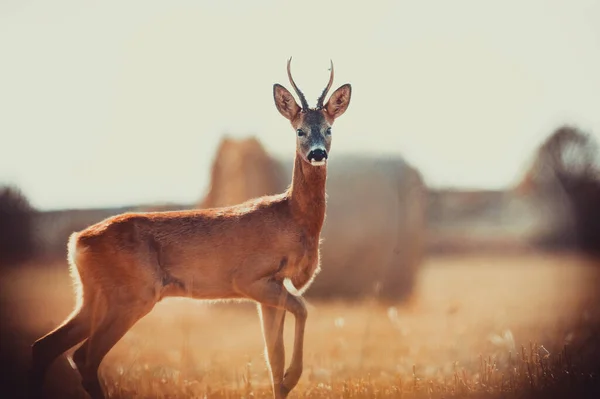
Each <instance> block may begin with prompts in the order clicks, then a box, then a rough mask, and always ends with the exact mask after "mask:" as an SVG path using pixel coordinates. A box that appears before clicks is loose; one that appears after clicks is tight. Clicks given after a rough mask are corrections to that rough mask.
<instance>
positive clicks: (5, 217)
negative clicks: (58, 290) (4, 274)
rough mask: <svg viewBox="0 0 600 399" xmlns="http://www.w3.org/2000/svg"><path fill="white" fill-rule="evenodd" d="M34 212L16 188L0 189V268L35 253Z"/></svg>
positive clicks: (23, 259)
mask: <svg viewBox="0 0 600 399" xmlns="http://www.w3.org/2000/svg"><path fill="white" fill-rule="evenodd" d="M35 213H36V212H35V210H34V209H33V207H32V206H31V205H30V204H29V201H28V200H27V198H26V197H25V195H24V194H23V193H22V192H21V191H20V190H19V189H18V188H16V187H13V186H2V187H0V266H7V265H9V264H15V263H19V262H22V261H25V260H27V259H29V258H30V257H32V256H33V255H34V252H35V239H34V234H33V223H34V217H35Z"/></svg>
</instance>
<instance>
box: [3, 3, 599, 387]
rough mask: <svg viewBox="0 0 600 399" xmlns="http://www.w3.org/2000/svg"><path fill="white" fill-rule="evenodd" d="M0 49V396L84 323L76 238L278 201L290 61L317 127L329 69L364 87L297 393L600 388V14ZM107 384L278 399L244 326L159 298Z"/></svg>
mask: <svg viewBox="0 0 600 399" xmlns="http://www.w3.org/2000/svg"><path fill="white" fill-rule="evenodd" d="M0 54H1V58H0V110H1V111H0V266H1V271H0V276H1V278H2V280H1V286H0V288H1V291H0V292H1V293H0V299H1V301H2V302H1V307H0V311H1V312H2V314H1V316H2V328H0V333H1V334H2V335H1V337H0V338H1V343H2V349H1V351H2V353H1V355H2V356H1V357H2V359H1V360H2V368H3V372H2V377H0V378H2V388H1V390H2V391H3V392H6V393H7V394H8V393H9V392H10V395H14V397H20V396H21V395H24V388H23V387H25V386H26V385H27V384H26V380H25V377H24V376H25V375H26V370H27V367H28V362H29V359H28V356H29V353H28V346H29V345H31V343H32V342H33V340H35V339H36V338H38V337H39V336H41V335H43V334H45V333H47V332H48V331H50V330H51V329H52V328H54V327H56V326H57V325H58V324H59V323H60V322H61V321H62V319H63V318H64V317H65V316H66V315H68V313H69V311H70V309H71V307H72V305H73V298H72V289H71V283H70V280H69V278H68V269H67V264H66V260H65V254H66V240H67V237H68V236H69V234H70V233H71V232H73V231H77V230H81V229H83V228H85V227H87V226H88V225H90V224H92V223H95V222H98V221H100V220H102V219H104V218H106V217H109V216H111V215H115V214H118V213H121V212H124V211H160V210H175V209H193V208H209V207H218V206H226V205H232V204H236V203H240V202H243V201H245V200H247V199H250V198H253V197H257V196H261V195H266V194H275V193H279V192H282V191H283V190H285V188H286V187H287V186H288V184H289V183H290V181H291V173H292V164H293V155H294V145H295V135H294V132H293V130H292V129H291V127H290V126H289V123H288V122H287V121H286V120H285V119H284V118H282V117H281V116H280V114H279V113H278V112H277V110H276V108H275V106H274V102H273V98H272V86H273V84H274V83H280V84H283V85H284V86H286V87H288V88H290V89H291V87H290V85H289V82H288V80H287V75H286V70H285V63H286V60H287V59H288V58H289V57H290V56H293V62H292V71H293V75H294V77H295V80H296V82H297V83H298V85H299V86H300V88H301V90H302V91H303V92H304V93H305V95H306V96H307V99H308V100H309V103H310V104H311V106H314V103H315V102H316V98H317V97H318V96H319V94H320V92H321V90H322V88H323V87H324V86H325V85H326V83H327V79H328V76H329V72H328V67H329V60H330V59H331V60H333V62H334V66H335V81H334V85H333V88H332V90H333V89H335V88H336V87H338V86H340V85H342V84H344V83H351V84H352V89H353V93H352V94H353V96H352V100H351V104H350V107H349V109H348V111H347V112H346V114H345V115H343V117H341V118H340V119H339V120H338V121H336V124H335V126H334V131H333V132H334V133H333V137H334V138H333V144H332V153H331V161H330V163H329V166H328V183H327V192H328V209H327V219H326V222H325V225H324V229H323V238H324V244H323V249H322V269H323V271H322V273H321V274H320V275H319V276H318V278H317V279H316V280H315V282H314V284H313V286H312V287H311V288H310V289H309V290H308V291H307V293H306V298H307V300H308V301H309V303H310V304H311V309H312V312H313V313H311V314H314V317H313V316H311V319H310V320H309V327H308V328H309V330H308V332H307V344H306V351H307V352H306V361H305V365H307V369H308V371H307V372H306V373H305V377H303V381H301V384H300V385H299V388H298V390H299V392H300V393H298V394H302V392H304V393H303V394H304V395H308V396H309V397H329V396H330V395H334V396H335V395H338V397H339V396H340V395H342V391H343V390H342V388H340V387H341V386H344V387H346V388H344V389H346V390H347V391H343V392H350V393H352V394H354V395H355V397H372V396H373V395H375V394H374V393H373V392H374V391H372V390H377V392H379V393H380V394H381V395H383V396H386V395H387V396H389V397H398V395H401V394H406V395H409V396H410V395H414V397H420V396H419V395H429V396H428V397H432V396H435V397H437V396H439V395H441V396H444V395H446V396H448V395H450V396H452V395H459V396H461V395H462V396H468V395H481V394H486V395H491V396H494V395H505V396H503V397H506V395H508V394H509V393H512V394H515V395H524V394H525V393H527V394H530V395H534V394H540V395H546V396H544V397H548V396H547V395H548V393H549V392H553V393H555V394H565V393H566V394H567V395H568V396H569V397H581V396H585V395H587V394H590V393H591V392H598V391H597V389H598V372H599V371H600V365H599V363H598V359H599V357H598V355H600V346H599V345H598V344H599V342H598V338H597V337H598V332H599V331H600V330H598V328H597V327H598V325H599V324H600V323H599V321H600V314H599V311H598V307H597V303H598V294H597V293H598V283H600V277H599V275H600V261H598V258H597V256H598V252H600V208H599V206H598V204H600V152H599V149H598V146H597V143H598V140H599V139H600V137H599V135H600V112H599V109H600V108H599V105H600V75H599V74H598V72H597V71H599V70H600V2H597V1H593V0H573V1H570V2H562V1H533V0H530V1H513V0H510V1H504V2H497V3H493V4H492V3H489V2H485V3H484V2H478V1H454V2H443V1H421V2H418V3H414V2H405V1H377V2H370V3H369V5H365V4H361V3H349V2H341V1H328V2H312V1H304V2H301V3H291V2H276V1H269V0H258V1H254V2H252V3H249V2H235V1H231V0H223V1H220V2H211V1H185V0H177V1H171V2H161V1H128V2H116V1H104V2H97V3H85V2H77V1H63V0H57V1H54V2H52V3H50V2H43V1H39V0H19V1H17V0H3V1H2V2H1V3H0ZM167 302H168V303H167ZM311 323H312V324H311ZM165 325H168V328H165V327H164V326H165ZM157 326H160V328H161V329H163V328H164V330H162V331H163V334H162V335H161V336H158V335H156V334H151V333H149V332H151V331H154V329H156V328H157ZM208 326H210V329H209V330H207V327H208ZM242 330H243V331H249V332H248V333H247V334H244V336H243V337H241V336H240V335H239V334H235V333H236V332H239V331H242ZM290 330H293V329H289V330H288V332H289V331H290ZM286 334H287V332H286ZM286 336H288V335H286ZM319 337H329V338H330V339H331V340H330V341H327V343H326V342H325V341H323V339H322V338H319ZM288 338H289V339H291V336H288ZM288 338H286V339H287V340H288V341H289V339H288ZM141 343H144V344H143V345H142V344H141ZM182 343H183V344H182ZM182 345H183V346H182ZM286 345H287V343H286ZM190 346H191V347H193V349H192V348H190ZM196 346H198V348H197V349H196ZM140 347H141V348H142V349H139V348H140ZM132 348H133V349H132ZM540 348H543V349H544V351H546V352H548V354H547V355H546V352H543V351H542V350H541V349H540ZM138 349H139V350H138ZM196 351H197V353H196ZM509 353H510V355H508V354H509ZM517 355H518V356H517ZM221 356H223V357H225V358H221ZM63 360H64V359H63ZM61 361H62V360H61ZM544 362H547V363H546V364H545V363H544ZM103 367H104V369H103V370H104V371H103V373H104V376H105V381H106V384H107V387H108V389H109V392H110V395H111V397H137V395H139V396H140V397H148V396H152V395H157V396H156V397H165V395H166V396H168V395H179V396H183V397H196V396H197V395H207V396H208V397H247V396H248V395H250V394H252V396H259V397H263V396H264V397H268V394H269V390H268V375H267V374H266V369H265V365H264V360H263V358H262V339H261V337H260V328H259V324H258V321H257V320H256V314H255V311H254V310H253V307H251V306H244V305H235V306H230V305H214V306H206V305H204V304H197V303H190V302H188V301H184V300H169V301H165V303H164V304H161V305H160V306H157V309H156V310H155V311H154V312H153V313H152V314H150V315H149V316H148V317H147V318H146V319H144V320H142V321H141V322H140V323H139V325H136V327H134V329H133V330H132V331H131V332H130V333H128V335H126V337H125V338H124V340H123V342H122V343H119V344H118V345H117V347H115V350H113V351H112V352H111V353H110V354H109V356H108V357H107V360H106V361H105V366H103ZM552 367H554V368H552ZM532 369H533V370H534V372H532V371H531V370H532ZM548 370H550V371H548ZM366 375H370V376H371V378H372V379H370V380H369V381H368V382H365V381H363V380H361V379H362V378H364V377H365V376H366ZM567 375H568V376H570V377H568V378H567V377H565V376H567ZM573 375H575V377H573ZM76 378H77V377H76V375H74V374H73V373H72V371H70V369H69V367H68V365H67V364H66V363H64V361H62V363H61V364H59V365H57V366H56V370H55V371H54V374H53V376H52V377H49V380H51V381H54V383H49V387H48V392H47V394H48V395H49V397H78V396H77V395H82V393H81V392H78V391H77V390H76V389H75V388H77V385H78V383H77V381H76ZM573 379H574V380H573ZM65 381H70V382H69V383H63V382H65ZM157 381H158V382H157ZM356 381H358V382H356ZM155 384H158V385H155ZM369 389H371V391H369ZM65 390H67V391H65ZM338 390H339V391H338ZM53 395H54V396H53ZM160 395H163V396H160ZM436 395H437V396H436ZM491 396H490V397H491ZM11 397H12V396H11ZM477 397H482V396H477ZM486 397H487V396H486ZM521 397H522V396H521Z"/></svg>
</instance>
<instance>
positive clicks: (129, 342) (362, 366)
mask: <svg viewBox="0 0 600 399" xmlns="http://www.w3.org/2000/svg"><path fill="white" fill-rule="evenodd" d="M58 266H59V267H46V268H44V269H42V268H39V267H24V268H22V269H21V270H20V271H12V272H8V273H7V272H4V273H3V275H2V283H1V286H0V289H1V291H0V293H1V294H0V296H1V299H2V304H3V310H2V312H3V314H2V318H3V325H4V326H3V330H4V331H5V332H4V337H5V338H3V344H6V342H8V341H6V340H7V338H6V337H7V336H8V337H12V341H11V342H12V343H11V346H12V349H13V351H12V352H13V353H14V354H13V358H12V361H13V365H12V366H11V367H13V368H15V369H16V370H19V369H24V368H25V367H26V364H27V362H28V360H27V358H26V357H25V355H24V354H25V353H26V350H27V346H28V345H29V344H30V343H31V340H32V339H34V338H35V337H36V336H38V335H40V334H42V333H44V332H46V331H47V330H49V329H50V328H52V327H54V326H55V325H56V324H57V323H59V322H60V321H61V320H62V318H63V317H64V316H66V315H67V314H68V313H69V311H70V307H71V306H72V303H73V302H72V298H71V290H70V288H69V287H68V285H69V281H68V273H67V271H66V267H63V265H62V264H60V265H58ZM599 270H600V268H598V267H593V265H592V264H591V261H586V260H584V259H581V258H577V257H573V256H550V255H539V254H538V255H534V254H531V255H518V256H517V255H515V256H503V257H497V256H496V257H492V258H490V257H484V256H481V257H475V256H471V257H446V258H442V257H436V258H432V259H430V260H429V261H428V264H427V266H426V268H425V269H424V272H423V274H422V277H421V280H420V287H419V291H418V292H419V294H418V297H417V298H416V299H415V300H414V301H413V302H412V303H411V304H410V305H409V306H404V307H390V306H382V305H377V304H374V303H371V302H370V301H363V302H360V303H355V304H350V303H311V310H310V313H309V321H308V326H307V334H306V344H305V348H306V352H305V373H304V375H303V377H302V379H301V381H300V384H299V385H298V387H297V388H296V389H295V390H294V391H293V392H292V395H291V396H292V397H310V398H329V397H335V398H342V397H343V398H384V397H390V398H391V397H393V398H397V397H404V398H439V397H474V398H487V397H507V398H513V397H532V396H539V397H582V396H589V397H593V395H594V393H593V392H592V390H594V389H596V390H597V389H598V388H597V387H598V374H597V373H598V368H597V367H598V364H600V362H599V361H598V354H600V348H599V347H598V332H597V331H596V330H594V328H595V326H598V325H600V311H599V309H598V308H597V306H596V303H597V294H596V289H597V287H598V283H599V282H600V279H599V278H598V271H599ZM292 322H293V319H292V318H291V317H288V320H287V323H286V348H287V350H288V351H287V353H288V354H289V353H290V350H291V343H292V339H293V329H292V328H290V327H291V323H292ZM7 329H10V331H11V332H12V333H7V332H6V330H7ZM17 332H18V334H16V333H17ZM19 336H21V337H22V338H21V339H19V338H18V337H19ZM5 359H6V356H3V360H5ZM15 359H16V360H15ZM288 361H289V355H288ZM19 362H21V363H19ZM15 364H16V365H15ZM19 367H20V368H19ZM14 373H16V374H15V376H19V375H20V374H18V373H17V371H15V372H14ZM101 373H102V375H103V379H104V381H105V383H106V385H107V388H108V390H109V392H110V397H111V398H175V397H177V398H203V397H207V398H250V397H254V398H268V397H270V388H269V386H268V381H269V380H268V374H267V371H266V366H265V362H264V358H263V344H262V338H261V335H260V326H259V322H258V319H257V315H256V311H255V310H254V307H253V306H251V305H250V304H233V305H223V304H221V305H206V304H203V303H200V302H194V301H190V300H167V301H165V302H163V303H161V304H159V305H158V306H157V307H156V308H155V310H154V311H153V312H152V313H151V314H150V315H148V316H147V317H146V318H145V319H142V320H141V321H140V322H139V323H138V324H137V325H136V326H135V327H134V328H133V329H132V330H131V331H130V332H129V333H128V334H127V335H126V336H125V337H124V338H123V340H122V341H121V342H119V343H118V344H117V346H116V347H115V348H114V349H113V350H112V351H111V352H110V353H109V354H108V356H107V357H106V360H105V362H104V363H103V366H102V368H101ZM15 378H17V377H15ZM13 385H14V384H13ZM77 385H78V384H77V378H76V377H75V376H74V375H73V373H72V372H71V371H70V369H69V367H68V366H67V365H66V362H65V361H64V360H62V362H59V364H57V365H56V366H55V367H54V368H53V370H52V371H51V375H49V377H48V394H49V396H51V397H63V398H68V397H84V396H83V394H82V393H81V392H77V391H75V388H76V387H77ZM596 392H597V391H596Z"/></svg>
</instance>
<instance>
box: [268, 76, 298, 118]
mask: <svg viewBox="0 0 600 399" xmlns="http://www.w3.org/2000/svg"><path fill="white" fill-rule="evenodd" d="M273 97H274V98H275V106H276V107H277V110H278V111H279V113H280V114H281V115H283V116H284V117H286V118H287V119H289V120H290V121H291V120H293V119H294V118H296V115H298V112H300V107H299V106H298V104H297V103H296V100H294V97H293V96H292V94H291V93H290V92H289V91H288V89H286V88H285V87H283V86H282V85H279V84H277V83H276V84H274V85H273Z"/></svg>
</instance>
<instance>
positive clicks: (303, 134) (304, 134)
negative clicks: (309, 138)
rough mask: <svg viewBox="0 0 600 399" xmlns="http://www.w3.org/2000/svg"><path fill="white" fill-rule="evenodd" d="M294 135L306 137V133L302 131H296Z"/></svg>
mask: <svg viewBox="0 0 600 399" xmlns="http://www.w3.org/2000/svg"><path fill="white" fill-rule="evenodd" d="M296 133H298V137H304V136H306V133H304V130H302V129H298V130H296Z"/></svg>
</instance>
